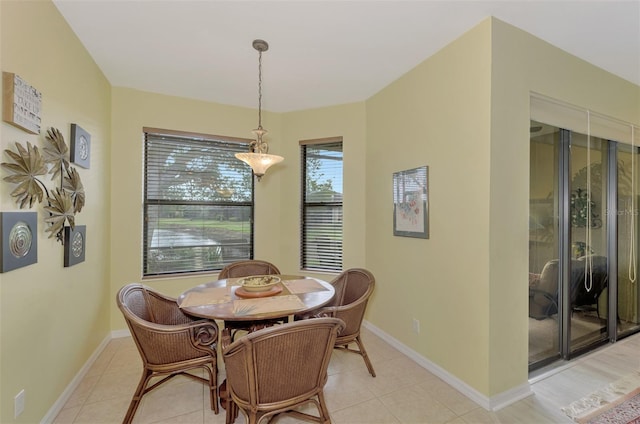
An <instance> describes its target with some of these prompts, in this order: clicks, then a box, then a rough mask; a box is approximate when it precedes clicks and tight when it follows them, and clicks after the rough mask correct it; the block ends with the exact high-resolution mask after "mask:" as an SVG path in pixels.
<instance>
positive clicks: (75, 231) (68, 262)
mask: <svg viewBox="0 0 640 424" xmlns="http://www.w3.org/2000/svg"><path fill="white" fill-rule="evenodd" d="M86 247H87V226H86V225H76V226H75V228H71V227H68V226H67V227H64V266H65V267H70V266H74V265H77V264H79V263H81V262H84V257H85V249H86Z"/></svg>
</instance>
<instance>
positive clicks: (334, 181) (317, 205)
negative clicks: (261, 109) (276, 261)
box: [300, 137, 342, 271]
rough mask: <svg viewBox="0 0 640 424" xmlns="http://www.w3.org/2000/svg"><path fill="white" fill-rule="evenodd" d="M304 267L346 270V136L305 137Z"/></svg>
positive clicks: (302, 256) (303, 174) (303, 159)
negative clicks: (343, 168)
mask: <svg viewBox="0 0 640 424" xmlns="http://www.w3.org/2000/svg"><path fill="white" fill-rule="evenodd" d="M300 145H301V150H302V229H301V232H302V234H301V240H302V252H301V258H302V261H301V262H302V263H301V266H302V268H303V269H308V270H318V271H341V270H342V137H337V138H330V139H322V140H307V141H301V142H300Z"/></svg>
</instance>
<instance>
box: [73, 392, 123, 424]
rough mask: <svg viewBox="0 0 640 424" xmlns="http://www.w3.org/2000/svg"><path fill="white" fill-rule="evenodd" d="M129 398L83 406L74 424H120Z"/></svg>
mask: <svg viewBox="0 0 640 424" xmlns="http://www.w3.org/2000/svg"><path fill="white" fill-rule="evenodd" d="M130 400H131V398H130V397H128V396H127V397H123V396H121V397H117V398H111V399H108V400H103V401H99V402H93V403H90V404H85V405H84V406H83V407H82V408H81V409H80V412H78V416H77V417H76V419H75V421H74V422H73V423H74V424H120V423H122V420H123V418H124V416H125V414H126V412H127V408H128V407H129V401H130Z"/></svg>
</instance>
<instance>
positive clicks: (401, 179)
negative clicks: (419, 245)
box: [393, 166, 429, 239]
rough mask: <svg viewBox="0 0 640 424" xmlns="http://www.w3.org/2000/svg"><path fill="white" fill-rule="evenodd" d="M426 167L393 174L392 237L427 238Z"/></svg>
mask: <svg viewBox="0 0 640 424" xmlns="http://www.w3.org/2000/svg"><path fill="white" fill-rule="evenodd" d="M427 175H428V167H427V166H421V167H419V168H413V169H408V170H406V171H399V172H394V173H393V235H394V236H402V237H417V238H425V239H428V238H429V191H428V184H427V183H428V180H427Z"/></svg>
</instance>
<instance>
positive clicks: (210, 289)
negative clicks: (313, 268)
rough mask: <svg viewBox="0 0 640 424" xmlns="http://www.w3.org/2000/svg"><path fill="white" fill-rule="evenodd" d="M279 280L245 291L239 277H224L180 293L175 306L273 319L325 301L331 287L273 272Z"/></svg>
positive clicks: (203, 313) (222, 316)
mask: <svg viewBox="0 0 640 424" xmlns="http://www.w3.org/2000/svg"><path fill="white" fill-rule="evenodd" d="M275 277H278V278H280V280H281V281H280V282H279V283H278V284H277V285H276V286H274V288H273V289H272V290H270V291H269V292H256V293H251V292H246V291H244V290H243V289H242V288H241V280H242V278H227V279H222V280H217V281H211V282H208V283H205V284H201V285H199V286H196V287H193V288H191V289H189V290H187V291H185V292H184V293H182V294H181V295H180V296H179V297H178V299H177V301H178V306H180V308H181V309H182V310H183V311H184V312H185V313H187V314H189V315H193V316H196V317H201V318H207V319H214V320H222V321H225V322H242V321H252V322H259V321H266V322H268V321H273V320H279V319H284V318H287V317H289V316H291V315H295V314H302V313H304V312H308V311H312V310H314V309H317V308H319V307H321V306H324V305H326V304H327V303H329V301H330V300H331V299H332V298H333V296H334V294H335V289H334V288H333V286H332V285H331V284H329V283H328V282H326V281H323V280H320V279H318V278H313V277H306V276H301V275H275Z"/></svg>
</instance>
